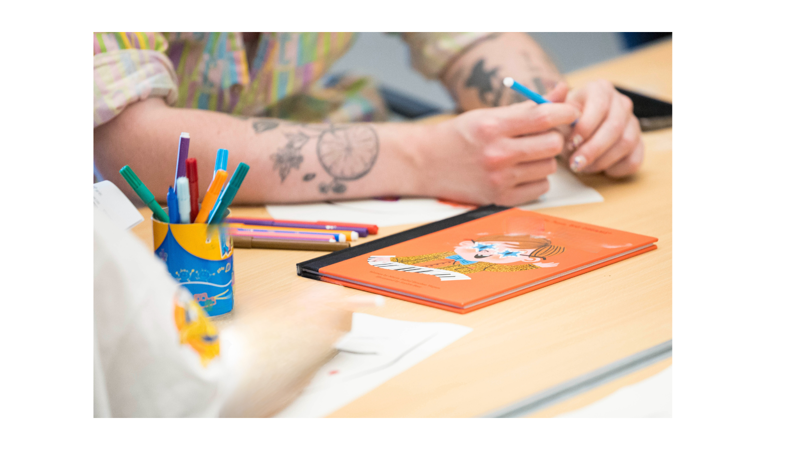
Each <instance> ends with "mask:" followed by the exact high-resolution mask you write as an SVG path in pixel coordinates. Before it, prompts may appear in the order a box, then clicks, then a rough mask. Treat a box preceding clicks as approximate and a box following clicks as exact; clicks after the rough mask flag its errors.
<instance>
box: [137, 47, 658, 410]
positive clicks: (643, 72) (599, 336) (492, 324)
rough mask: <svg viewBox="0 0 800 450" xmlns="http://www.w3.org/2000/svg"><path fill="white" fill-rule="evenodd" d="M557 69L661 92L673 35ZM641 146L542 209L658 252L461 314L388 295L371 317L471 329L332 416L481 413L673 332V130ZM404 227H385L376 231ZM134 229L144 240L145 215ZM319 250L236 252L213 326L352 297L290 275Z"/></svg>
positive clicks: (580, 402)
mask: <svg viewBox="0 0 800 450" xmlns="http://www.w3.org/2000/svg"><path fill="white" fill-rule="evenodd" d="M567 78H568V79H569V81H570V83H571V84H572V85H573V86H580V85H581V84H583V83H585V82H587V81H589V80H591V79H595V78H606V79H608V80H610V81H612V82H614V83H615V84H617V85H619V86H622V87H627V88H630V89H632V90H637V91H640V92H644V93H647V94H649V95H652V96H655V97H658V98H662V99H665V100H671V97H672V44H671V42H666V43H661V44H658V45H655V46H650V47H647V48H645V49H643V50H640V51H637V52H635V53H632V54H630V55H626V56H624V57H622V58H618V59H616V60H613V61H610V62H607V63H604V64H600V65H597V66H593V67H590V68H587V69H584V70H581V71H579V72H576V73H573V74H570V75H569V76H568V77H567ZM645 146H646V155H645V160H644V164H643V166H642V168H641V170H640V172H639V173H638V174H637V175H636V176H635V177H634V178H632V179H629V180H626V181H621V182H620V181H610V180H607V179H606V178H604V177H602V176H590V177H585V178H584V182H585V183H586V184H588V185H590V186H592V187H593V188H595V189H597V191H598V192H600V193H601V194H602V195H603V197H604V198H605V201H603V202H602V203H593V204H587V205H575V206H564V207H558V208H550V209H546V210H542V212H544V213H546V214H551V215H555V216H559V217H564V218H567V219H572V220H579V221H584V222H588V223H593V224H597V225H602V226H606V227H611V228H618V229H621V230H626V231H631V232H635V233H639V234H645V235H649V236H655V237H658V239H659V241H658V247H659V248H658V250H656V251H653V252H649V253H645V254H643V255H639V256H636V257H634V258H631V259H628V260H625V261H622V262H619V263H616V264H613V265H611V266H608V267H604V268H601V269H598V270H595V271H593V272H590V273H587V274H584V275H581V276H579V277H576V278H573V279H570V280H567V281H564V282H561V283H557V284H555V285H552V286H548V287H546V288H543V289H539V290H537V291H533V292H530V293H528V294H524V295H521V296H519V297H516V298H513V299H510V300H506V301H504V302H501V303H498V304H496V305H493V306H491V307H488V308H485V309H481V310H478V311H475V312H472V313H469V314H466V315H459V314H454V313H449V312H446V311H442V310H439V309H435V308H429V307H426V306H421V305H416V304H413V303H409V302H404V301H401V300H396V299H392V298H387V302H386V305H385V306H384V307H383V308H372V309H370V310H369V311H368V312H369V314H373V315H377V316H381V317H387V318H392V319H400V320H413V321H425V322H449V323H457V324H462V325H466V326H468V327H471V328H472V329H473V330H474V331H473V332H472V333H470V334H468V335H467V336H465V337H464V338H462V339H460V340H458V341H456V342H455V343H453V344H452V345H450V346H448V347H447V348H445V349H443V350H442V351H440V352H438V353H436V354H435V355H433V356H432V357H430V358H428V359H426V360H425V361H423V362H421V363H419V364H417V365H416V366H414V367H412V368H411V369H409V370H407V371H405V372H403V373H402V374H400V375H398V376H396V377H395V378H393V379H391V380H389V381H388V382H386V383H384V384H383V385H381V386H379V387H378V388H377V389H375V390H373V391H371V392H369V393H368V394H366V395H364V396H363V397H361V398H359V399H357V400H355V401H354V402H352V403H351V404H349V405H347V406H345V407H343V408H342V409H340V410H338V411H336V412H335V413H333V414H332V415H331V416H332V417H474V416H481V415H484V414H487V413H489V412H491V411H494V410H497V409H500V408H502V407H505V406H507V405H510V404H513V403H515V402H517V401H519V400H520V399H523V398H525V397H527V396H530V395H533V394H536V393H538V392H541V391H543V390H545V389H547V388H549V387H551V386H555V385H558V384H559V383H562V382H565V381H567V380H570V379H573V378H575V377H578V376H580V375H582V374H585V373H588V372H591V371H593V370H595V369H597V368H600V367H603V366H605V365H607V364H610V363H612V362H614V361H617V360H620V359H622V358H625V357H627V356H629V355H632V354H634V353H636V352H639V351H642V350H645V349H648V348H650V347H653V346H655V345H657V344H660V343H662V342H665V341H668V340H670V339H672V152H671V149H672V131H671V130H662V131H657V132H652V133H646V134H645ZM233 213H234V214H238V215H244V214H247V215H250V216H257V215H261V216H266V211H265V209H264V208H263V207H258V208H233ZM143 215H145V217H147V214H145V213H144V212H143ZM413 226H415V225H409V226H395V227H386V228H383V229H381V232H380V234H379V235H378V236H377V237H384V236H387V235H389V234H392V233H396V232H399V231H402V230H406V229H409V228H412V227H413ZM134 232H135V233H136V234H137V235H139V236H140V237H141V238H142V239H143V240H144V241H145V242H147V243H148V245H150V246H152V228H151V224H150V221H149V220H145V222H144V223H142V224H140V225H139V226H137V227H136V228H135V229H134ZM372 239H374V238H372ZM360 242H365V241H360ZM321 254H322V253H319V252H299V251H279V250H249V249H240V250H236V251H235V256H234V270H235V273H236V296H235V302H236V303H235V307H234V312H233V313H231V314H229V315H228V317H223V318H220V319H218V320H217V322H218V324H219V325H220V328H222V329H224V328H226V327H230V326H236V323H237V322H238V321H240V320H242V318H243V317H247V318H248V319H253V318H259V317H263V318H264V319H265V320H266V318H267V317H269V315H270V314H271V313H272V311H274V310H275V307H276V305H278V306H280V305H284V307H289V306H288V305H291V304H293V303H292V299H293V298H295V297H297V296H303V295H306V296H307V295H309V293H311V292H313V295H318V296H328V297H347V296H351V295H356V294H358V293H359V291H354V290H350V289H347V288H343V287H340V286H335V285H331V284H327V283H322V282H318V281H312V280H308V279H305V278H300V277H298V276H297V274H296V271H295V265H296V264H297V263H298V262H301V261H305V260H307V259H310V258H313V257H316V256H319V255H321ZM669 364H671V359H670V360H665V361H663V362H660V363H658V364H655V365H653V366H652V367H650V368H648V369H644V370H642V371H640V372H639V373H636V374H633V375H629V376H626V377H623V378H620V379H618V380H616V381H615V382H613V383H609V385H607V386H601V387H599V388H597V389H594V390H593V391H591V392H588V393H586V394H583V395H580V396H577V397H574V398H572V399H570V400H568V401H565V402H563V403H562V404H559V405H555V406H553V407H550V408H547V409H545V410H541V411H538V412H536V413H535V414H534V415H535V416H552V415H556V414H560V413H563V412H566V411H569V410H572V409H575V408H578V407H582V406H585V405H586V404H589V403H591V402H593V401H596V400H598V399H599V398H601V397H603V396H605V395H608V394H610V393H611V392H613V390H614V389H618V388H619V387H622V386H624V385H626V384H630V383H633V382H636V381H640V380H641V379H642V378H644V377H646V376H650V375H652V374H654V373H656V372H658V371H660V370H662V369H663V368H665V367H668V366H669Z"/></svg>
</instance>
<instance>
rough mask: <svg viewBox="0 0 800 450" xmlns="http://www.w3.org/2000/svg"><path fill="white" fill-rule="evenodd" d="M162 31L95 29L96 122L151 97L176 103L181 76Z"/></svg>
mask: <svg viewBox="0 0 800 450" xmlns="http://www.w3.org/2000/svg"><path fill="white" fill-rule="evenodd" d="M167 45H168V44H167V40H166V39H165V38H164V36H163V35H162V34H160V33H94V126H95V127H98V126H100V125H102V124H104V123H106V122H108V121H110V120H111V119H113V118H114V117H116V116H118V115H119V114H120V113H121V112H122V111H123V110H124V109H125V107H126V106H128V105H130V104H132V103H135V102H138V101H141V100H145V99H147V98H150V97H162V98H164V99H165V101H166V102H167V104H170V105H173V104H175V102H176V101H177V98H178V77H177V75H176V74H175V69H174V68H173V67H172V62H171V61H170V60H169V58H167V56H166V55H165V52H166V51H167Z"/></svg>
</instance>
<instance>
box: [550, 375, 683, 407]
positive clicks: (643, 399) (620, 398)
mask: <svg viewBox="0 0 800 450" xmlns="http://www.w3.org/2000/svg"><path fill="white" fill-rule="evenodd" d="M558 417H564V418H593V417H672V366H670V367H667V368H666V369H664V370H662V371H661V372H659V373H657V374H655V375H653V376H652V377H650V378H647V379H644V380H642V381H640V382H638V383H636V384H632V385H630V386H625V387H624V388H621V389H619V390H618V391H616V392H614V393H613V394H611V395H609V396H608V397H605V398H602V399H600V400H598V401H596V402H594V403H592V404H590V405H587V406H584V407H583V408H580V409H576V410H575V411H570V412H568V413H565V414H561V415H560V416H558Z"/></svg>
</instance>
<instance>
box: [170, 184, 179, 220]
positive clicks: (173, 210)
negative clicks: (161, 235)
mask: <svg viewBox="0 0 800 450" xmlns="http://www.w3.org/2000/svg"><path fill="white" fill-rule="evenodd" d="M167 211H168V212H169V223H181V218H180V214H178V196H177V195H176V194H175V190H174V189H172V186H170V187H169V190H168V191H167Z"/></svg>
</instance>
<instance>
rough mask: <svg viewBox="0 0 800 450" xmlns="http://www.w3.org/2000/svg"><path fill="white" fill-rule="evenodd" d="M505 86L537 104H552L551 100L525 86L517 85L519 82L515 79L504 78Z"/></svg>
mask: <svg viewBox="0 0 800 450" xmlns="http://www.w3.org/2000/svg"><path fill="white" fill-rule="evenodd" d="M503 84H504V85H505V86H506V87H507V88H511V89H513V90H515V91H517V92H519V93H520V94H522V95H524V96H525V97H528V98H529V99H531V100H533V101H534V102H536V103H538V104H540V105H541V104H542V103H550V100H548V99H546V98H544V97H542V96H541V95H539V94H538V93H536V92H534V91H532V90H530V89H528V88H526V87H525V86H523V85H521V84H519V83H517V80H515V79H513V78H511V77H505V78H503Z"/></svg>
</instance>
